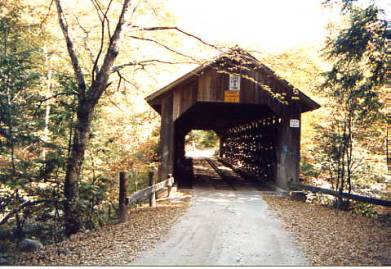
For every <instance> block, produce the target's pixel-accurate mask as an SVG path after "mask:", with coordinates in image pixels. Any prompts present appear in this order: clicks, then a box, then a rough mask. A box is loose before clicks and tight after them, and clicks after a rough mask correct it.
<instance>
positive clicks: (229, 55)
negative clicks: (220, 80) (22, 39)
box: [145, 46, 320, 112]
mask: <svg viewBox="0 0 391 269" xmlns="http://www.w3.org/2000/svg"><path fill="white" fill-rule="evenodd" d="M224 60H231V61H235V62H237V63H236V65H237V66H241V64H242V63H243V65H247V66H248V65H252V66H254V69H257V70H262V71H263V72H265V73H267V74H268V75H270V76H271V77H273V78H274V79H276V80H277V81H279V82H280V83H282V84H284V85H285V86H287V87H289V88H291V89H292V90H293V92H296V93H298V97H299V99H300V101H301V102H302V103H303V111H302V112H306V111H311V110H315V109H318V108H319V107H320V105H319V104H318V103H316V102H315V101H314V100H312V99H311V98H310V97H308V96H307V95H306V94H304V93H303V92H302V91H300V90H298V89H297V88H295V87H294V86H293V85H292V84H290V83H289V82H288V81H287V80H285V79H283V78H281V77H280V76H278V75H277V74H276V73H275V72H274V71H273V70H272V69H270V68H269V67H268V66H266V65H264V64H263V63H261V62H260V61H259V60H258V59H256V58H255V57H254V56H252V55H251V54H250V53H248V52H247V51H245V50H243V49H241V48H239V47H237V46H236V47H234V48H232V49H230V50H229V51H228V52H226V53H222V54H220V55H219V56H217V57H215V58H214V59H212V60H210V61H208V62H206V63H204V64H202V65H200V66H198V67H196V68H195V69H193V70H192V71H190V72H188V73H186V74H185V75H183V76H181V77H179V78H178V79H176V80H175V81H173V82H171V83H170V84H168V85H166V86H164V87H163V88H161V89H160V90H158V91H155V92H154V93H152V94H150V95H148V96H147V97H146V98H145V100H146V101H147V102H148V103H149V104H150V105H152V103H154V101H155V100H156V99H158V98H159V97H161V96H162V95H164V94H166V93H168V92H170V91H171V90H173V89H174V88H175V87H176V86H178V85H179V84H181V83H184V82H186V81H190V80H192V79H195V78H196V77H198V76H199V75H200V74H201V73H202V72H203V71H204V70H205V69H207V68H208V67H210V66H212V65H214V64H217V63H218V62H222V61H224Z"/></svg>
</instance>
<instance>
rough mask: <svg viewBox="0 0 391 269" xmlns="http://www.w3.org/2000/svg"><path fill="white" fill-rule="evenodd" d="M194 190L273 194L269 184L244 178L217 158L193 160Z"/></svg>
mask: <svg viewBox="0 0 391 269" xmlns="http://www.w3.org/2000/svg"><path fill="white" fill-rule="evenodd" d="M193 173H194V180H193V188H211V189H215V190H257V191H266V192H272V191H273V189H272V188H271V187H270V186H268V185H267V184H262V183H261V182H257V181H253V180H250V179H247V178H244V177H242V176H240V175H238V174H237V173H236V172H234V171H233V170H232V169H231V168H230V167H228V166H227V165H225V164H223V163H222V162H221V161H219V160H217V159H215V158H208V159H193Z"/></svg>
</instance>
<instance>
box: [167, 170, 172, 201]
mask: <svg viewBox="0 0 391 269" xmlns="http://www.w3.org/2000/svg"><path fill="white" fill-rule="evenodd" d="M167 179H168V180H172V174H168V178H167ZM171 189H172V183H171V182H170V181H169V183H168V185H167V197H170V195H171Z"/></svg>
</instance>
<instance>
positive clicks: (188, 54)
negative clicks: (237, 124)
mask: <svg viewBox="0 0 391 269" xmlns="http://www.w3.org/2000/svg"><path fill="white" fill-rule="evenodd" d="M68 2H71V1H61V0H54V1H45V0H37V1H23V0H9V1H0V261H1V259H2V256H1V255H4V257H6V255H7V254H5V253H7V252H10V251H11V250H12V249H14V248H15V243H17V242H20V241H21V240H23V239H24V238H35V239H39V240H40V241H42V242H43V243H45V244H49V243H54V242H59V241H61V240H63V239H64V238H66V237H67V236H70V235H72V234H74V233H77V232H79V231H83V230H91V229H95V228H97V227H99V226H102V225H104V224H106V223H109V222H113V221H115V218H116V210H117V209H118V208H117V204H116V201H117V197H118V178H117V177H118V172H119V171H129V174H130V180H129V192H133V191H135V190H138V189H140V188H142V187H144V186H145V185H146V184H147V172H148V171H149V170H150V169H151V168H153V167H157V165H158V162H159V159H158V154H157V153H158V148H159V141H158V135H159V127H160V125H159V116H158V114H157V113H156V112H154V111H153V110H152V109H151V108H149V107H148V106H147V104H146V103H145V101H144V100H143V98H144V97H145V96H146V95H147V94H149V93H152V92H153V91H155V90H157V89H158V88H159V87H160V86H162V84H161V83H162V81H163V82H164V83H168V82H170V80H172V79H174V78H175V77H177V74H178V73H180V72H182V71H183V70H188V69H189V68H190V67H194V66H195V65H196V64H203V63H204V62H205V59H207V58H209V57H211V56H215V55H217V54H219V53H221V52H224V51H226V49H228V48H229V47H230V44H218V45H216V44H210V43H208V42H207V41H204V40H203V39H201V38H199V37H197V36H195V35H193V34H191V33H188V32H186V29H183V30H182V29H179V28H176V27H175V18H174V17H173V16H172V15H171V14H170V11H169V10H168V9H167V8H166V7H165V4H164V1H139V2H135V1H130V0H123V1H119V0H107V1H98V0H91V1H87V0H86V1H81V3H80V5H79V4H78V5H77V6H72V5H71V4H70V3H68ZM324 8H325V9H326V8H334V9H338V11H339V14H340V18H339V20H338V24H333V25H330V27H329V37H328V39H327V40H326V42H325V44H322V47H323V49H322V50H321V51H318V50H316V48H301V49H300V48H299V49H292V50H290V51H286V52H284V53H279V54H269V53H263V52H262V51H257V52H254V55H255V56H258V57H259V59H260V60H261V61H262V62H263V63H265V64H266V65H268V66H269V67H270V68H272V69H273V70H275V71H276V72H277V73H278V74H279V75H280V76H281V77H283V78H285V79H287V80H288V81H290V82H291V83H292V84H293V85H294V86H295V87H297V88H298V89H302V90H303V91H304V92H306V94H308V95H310V96H311V97H313V98H314V99H315V100H317V101H318V102H319V103H320V104H321V105H322V108H321V109H320V110H319V111H316V112H313V113H311V114H308V115H304V118H303V133H302V152H301V154H302V156H301V170H302V171H301V172H302V175H301V176H302V178H303V180H304V181H306V182H311V183H312V184H320V185H322V184H323V185H324V184H326V185H327V186H329V187H330V188H333V189H334V190H336V191H339V192H341V193H342V192H344V191H347V192H356V193H359V194H365V195H369V196H376V197H378V198H383V199H390V196H389V193H388V192H387V191H389V189H388V190H387V172H388V171H387V162H386V139H387V135H386V130H387V120H388V123H389V117H388V118H387V114H386V104H385V101H386V94H387V92H386V88H385V87H384V85H385V82H386V56H387V54H386V53H387V51H386V27H387V23H386V21H385V15H384V12H383V11H382V10H380V9H379V8H378V7H377V6H376V4H369V5H368V4H365V3H361V2H360V1H348V0H344V1H326V2H325V4H324ZM32 11H34V12H32ZM185 42H188V43H189V42H190V43H191V44H192V49H189V50H185V49H183V47H182V44H183V43H185ZM183 66H185V67H183ZM188 140H193V141H196V142H197V145H200V148H207V147H215V146H216V143H217V137H216V134H215V133H211V132H210V133H203V132H197V131H196V132H192V133H191V135H189V137H188ZM388 184H389V183H388ZM333 203H335V205H336V206H337V207H338V208H341V207H345V208H347V203H346V201H343V200H342V197H339V199H337V201H335V202H334V201H333ZM356 209H357V210H358V211H359V212H360V213H367V214H368V215H376V211H375V210H374V208H373V207H371V206H368V205H365V206H364V205H362V204H357V205H356Z"/></svg>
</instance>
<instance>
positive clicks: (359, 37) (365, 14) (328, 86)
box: [315, 2, 386, 200]
mask: <svg viewBox="0 0 391 269" xmlns="http://www.w3.org/2000/svg"><path fill="white" fill-rule="evenodd" d="M344 8H346V10H345V12H346V15H345V16H348V18H349V23H348V26H347V27H346V28H344V29H341V30H340V31H339V32H338V33H337V35H336V36H335V37H334V38H329V39H328V41H327V42H326V47H325V50H324V54H325V56H326V58H327V59H328V60H329V61H331V63H332V68H331V70H330V71H328V72H326V73H325V82H324V84H323V85H322V87H321V91H322V93H323V94H324V95H325V96H326V97H328V98H329V103H328V107H329V111H330V113H329V120H328V121H327V122H326V123H323V124H319V125H318V126H317V131H318V135H317V137H316V139H317V140H318V141H319V143H318V147H317V149H316V151H315V152H316V155H317V159H318V161H319V162H320V163H321V165H322V168H323V169H324V170H326V171H328V173H329V178H330V181H331V183H332V185H333V187H334V188H335V189H336V190H338V191H340V192H342V191H344V190H345V189H346V188H348V191H349V192H350V191H351V189H352V180H355V179H357V178H360V176H363V175H364V173H363V160H364V159H365V155H364V154H363V152H360V151H358V149H359V148H360V147H363V146H364V145H363V144H362V143H363V142H364V141H365V140H366V139H368V134H370V133H371V132H372V131H373V130H374V129H376V127H377V126H378V124H379V123H381V122H384V119H385V117H384V114H383V113H382V111H381V108H382V103H381V102H380V97H381V95H382V91H381V87H382V86H383V85H384V83H385V59H386V51H385V42H386V41H385V30H386V24H385V21H384V20H382V19H381V18H380V11H379V9H378V8H377V7H376V6H374V5H372V4H371V5H369V6H368V7H366V8H360V7H358V6H355V5H353V3H352V2H350V3H349V5H347V6H345V7H344ZM361 151H363V150H361ZM339 200H341V199H339Z"/></svg>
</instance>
